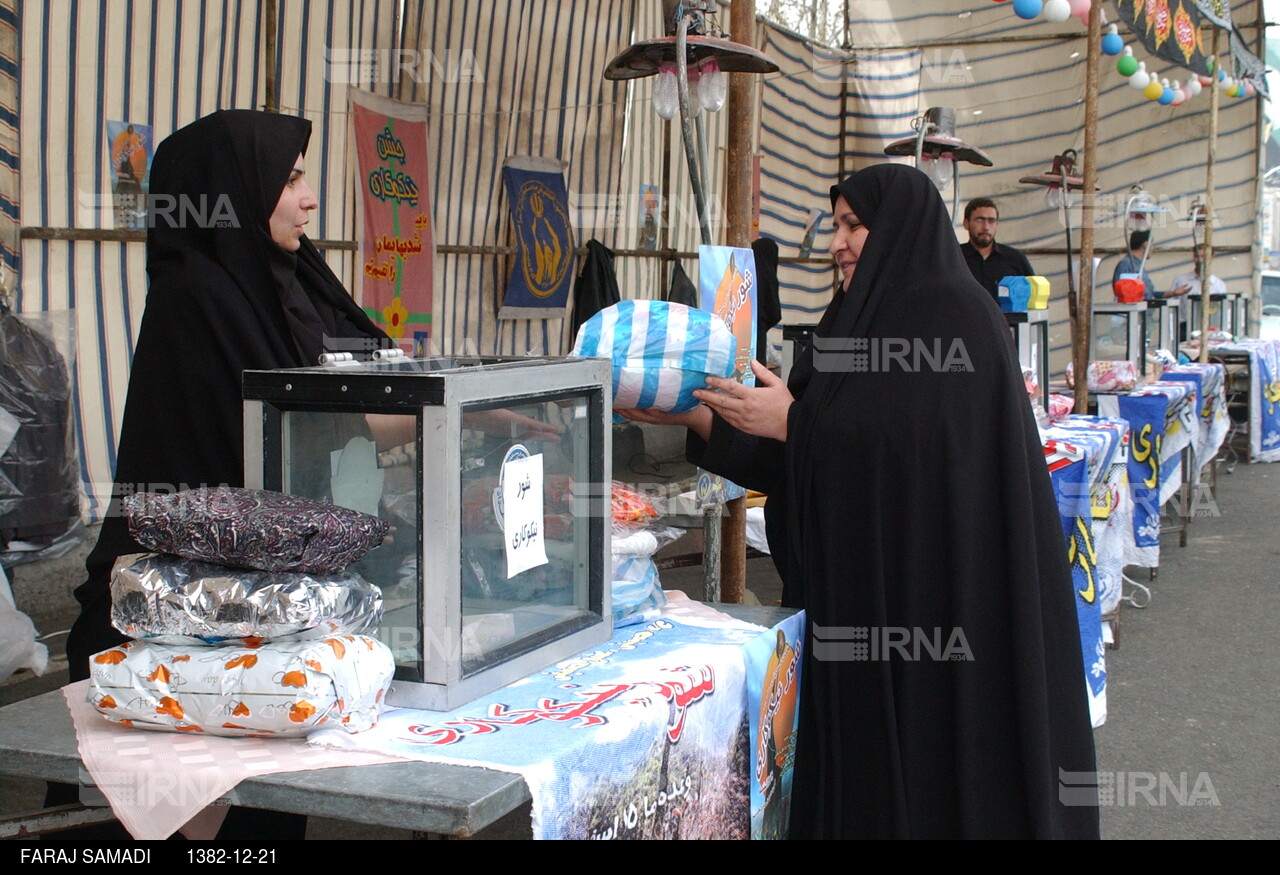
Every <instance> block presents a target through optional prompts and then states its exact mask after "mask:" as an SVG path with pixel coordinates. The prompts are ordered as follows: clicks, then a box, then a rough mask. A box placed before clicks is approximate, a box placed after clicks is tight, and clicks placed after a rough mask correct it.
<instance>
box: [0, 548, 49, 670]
mask: <svg viewBox="0 0 1280 875" xmlns="http://www.w3.org/2000/svg"><path fill="white" fill-rule="evenodd" d="M48 665H49V649H48V648H47V647H45V646H44V645H43V644H41V643H40V642H38V641H36V627H35V624H34V623H32V622H31V618H30V617H28V616H27V615H26V614H24V613H22V611H20V610H18V606H17V604H16V603H15V602H14V600H13V593H12V591H10V589H9V578H8V577H7V576H6V575H5V573H4V566H3V565H0V681H3V680H4V679H5V678H7V677H8V676H9V675H11V674H13V673H14V672H15V671H17V670H18V669H21V668H29V669H31V670H32V671H33V672H35V673H36V674H37V675H42V674H44V670H45V667H46V666H48Z"/></svg>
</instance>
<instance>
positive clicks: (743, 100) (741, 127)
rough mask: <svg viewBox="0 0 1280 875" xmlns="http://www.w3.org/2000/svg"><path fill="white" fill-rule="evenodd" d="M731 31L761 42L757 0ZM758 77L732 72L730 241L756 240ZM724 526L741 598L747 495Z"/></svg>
mask: <svg viewBox="0 0 1280 875" xmlns="http://www.w3.org/2000/svg"><path fill="white" fill-rule="evenodd" d="M729 35H730V37H731V38H732V39H733V41H734V42H737V43H741V44H742V45H745V46H754V45H755V44H756V4H755V0H734V3H733V5H732V6H731V7H730V10H729ZM755 86H756V82H755V78H754V76H753V75H752V74H750V73H730V74H729V102H728V105H727V106H726V107H725V112H727V113H728V114H729V132H728V149H727V151H726V153H725V212H726V218H727V219H728V229H727V231H728V233H727V234H726V235H725V243H727V244H728V245H729V246H737V247H742V248H747V247H749V246H750V245H751V206H752V205H751V182H752V160H751V153H752V147H753V145H754V142H753V137H752V132H753V131H754V130H755V125H754V124H753V122H754V120H755V102H756V101H755V97H756V88H755ZM725 509H726V516H725V518H724V520H723V525H722V529H721V537H722V541H723V542H722V544H721V553H720V600H721V601H724V602H729V603H730V604H741V603H742V601H743V597H744V596H745V594H746V590H747V500H746V498H735V499H733V500H732V501H729V502H727V503H726V505H725Z"/></svg>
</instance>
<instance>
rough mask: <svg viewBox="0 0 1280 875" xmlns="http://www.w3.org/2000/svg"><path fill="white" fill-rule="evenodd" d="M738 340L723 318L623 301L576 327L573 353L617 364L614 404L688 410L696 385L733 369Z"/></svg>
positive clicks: (675, 307)
mask: <svg viewBox="0 0 1280 875" xmlns="http://www.w3.org/2000/svg"><path fill="white" fill-rule="evenodd" d="M736 351H737V342H736V341H735V340H734V337H733V334H732V332H730V331H729V328H728V326H727V325H725V324H724V321H723V320H722V319H720V318H719V317H717V316H715V315H714V314H712V313H708V312H707V311H705V310H695V309H694V308H692V307H686V306H684V305H683V304H672V303H668V302H666V301H621V302H619V303H617V304H614V305H613V306H611V307H606V308H605V309H603V310H601V311H600V312H599V313H597V314H596V315H594V316H592V317H591V318H590V319H588V320H587V321H586V322H585V323H583V325H582V328H580V329H579V330H578V339H577V341H576V342H575V343H574V345H573V351H572V352H570V353H569V354H570V355H574V356H580V357H583V358H607V359H609V360H610V361H612V362H613V406H614V407H615V408H623V409H630V408H635V409H638V410H650V409H655V410H663V411H666V412H668V413H684V412H685V411H687V410H692V409H693V408H695V407H697V406H698V399H697V398H694V397H693V390H694V389H704V388H706V384H707V377H709V376H711V377H728V376H729V375H731V374H732V373H733V357H734V354H735V352H736Z"/></svg>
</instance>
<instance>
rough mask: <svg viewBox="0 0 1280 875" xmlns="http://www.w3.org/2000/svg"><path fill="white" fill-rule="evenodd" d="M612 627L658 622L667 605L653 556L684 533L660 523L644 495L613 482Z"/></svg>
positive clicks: (622, 484)
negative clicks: (651, 621)
mask: <svg viewBox="0 0 1280 875" xmlns="http://www.w3.org/2000/svg"><path fill="white" fill-rule="evenodd" d="M612 505H613V540H612V550H613V577H612V581H611V583H612V585H611V588H610V589H611V594H612V597H613V625H614V626H629V625H632V624H634V623H647V622H649V621H650V620H652V619H655V618H656V617H657V616H658V615H659V614H660V613H661V612H662V607H663V605H665V604H666V603H667V597H666V595H665V594H664V593H663V591H662V583H661V581H660V580H659V579H658V566H657V565H656V564H655V563H654V561H653V554H655V553H657V552H658V550H659V549H661V548H662V547H665V546H666V545H667V544H669V543H671V542H672V541H674V540H675V539H676V538H678V537H680V536H681V535H683V534H684V531H683V530H682V529H676V528H672V527H671V526H664V525H662V524H660V523H659V522H657V517H658V511H657V510H656V509H655V508H654V506H653V503H652V502H650V501H649V499H648V498H647V497H645V496H644V495H643V494H641V493H639V492H637V491H635V490H634V489H632V488H631V487H629V486H627V485H626V484H624V483H619V482H618V481H616V480H615V481H614V482H613V489H612Z"/></svg>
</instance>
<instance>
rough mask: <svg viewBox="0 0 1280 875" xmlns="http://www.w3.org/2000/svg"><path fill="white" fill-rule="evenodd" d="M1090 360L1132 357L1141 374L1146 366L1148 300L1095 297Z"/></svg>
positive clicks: (1123, 359) (1117, 360) (1118, 360)
mask: <svg viewBox="0 0 1280 875" xmlns="http://www.w3.org/2000/svg"><path fill="white" fill-rule="evenodd" d="M1090 336H1091V341H1092V346H1093V349H1092V351H1091V355H1090V356H1089V360H1090V361H1110V362H1122V361H1131V362H1133V364H1134V368H1135V369H1136V371H1137V373H1138V375H1139V376H1141V375H1142V374H1143V373H1145V372H1146V369H1147V350H1146V343H1147V302H1146V301H1137V302H1135V303H1131V304H1122V303H1114V304H1113V303H1110V302H1099V301H1095V302H1094V304H1093V330H1092V332H1091V335H1090Z"/></svg>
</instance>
